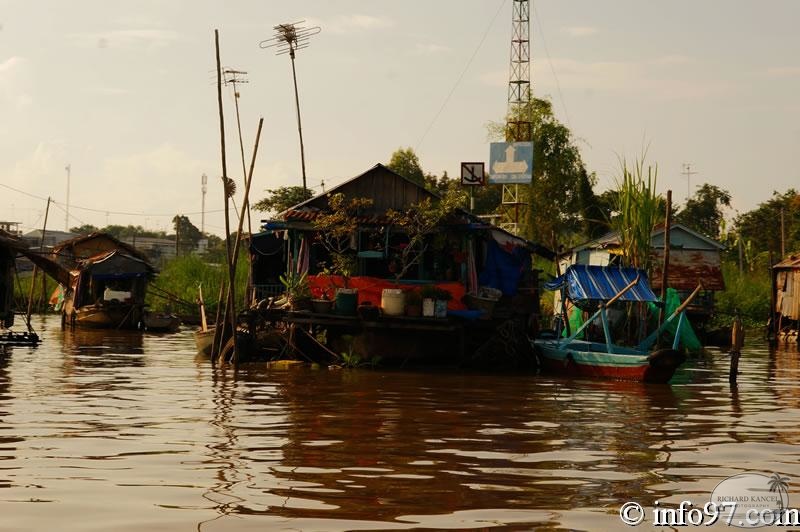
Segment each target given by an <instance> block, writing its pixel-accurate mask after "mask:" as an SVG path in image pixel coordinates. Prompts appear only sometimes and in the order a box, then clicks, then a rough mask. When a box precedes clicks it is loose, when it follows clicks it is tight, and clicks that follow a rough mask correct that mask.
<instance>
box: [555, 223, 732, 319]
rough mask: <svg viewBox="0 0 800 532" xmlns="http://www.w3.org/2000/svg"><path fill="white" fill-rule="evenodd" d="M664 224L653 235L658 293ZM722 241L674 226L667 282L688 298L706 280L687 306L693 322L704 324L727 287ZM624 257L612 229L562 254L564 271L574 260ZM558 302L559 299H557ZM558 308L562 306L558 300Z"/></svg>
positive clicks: (601, 262)
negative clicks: (716, 297) (716, 298)
mask: <svg viewBox="0 0 800 532" xmlns="http://www.w3.org/2000/svg"><path fill="white" fill-rule="evenodd" d="M664 234H665V228H664V225H663V224H662V225H660V226H657V227H656V228H655V229H654V230H653V233H652V235H651V240H650V244H651V247H652V271H651V272H649V274H650V284H651V286H652V287H653V289H654V290H655V291H656V292H657V293H658V292H659V291H660V290H661V277H662V274H661V270H662V268H663V265H664ZM724 249H725V246H723V245H722V244H721V243H719V242H717V241H716V240H714V239H712V238H709V237H707V236H704V235H701V234H700V233H698V232H696V231H693V230H691V229H689V228H688V227H686V226H684V225H681V224H672V225H671V226H670V255H669V271H668V276H667V286H668V287H670V288H674V289H675V290H677V291H678V296H679V297H680V298H681V300H684V299H685V298H686V297H687V296H688V295H689V294H690V293H691V292H692V291H693V290H694V289H695V288H696V287H697V284H698V283H699V282H700V281H702V282H703V290H702V291H701V292H700V293H699V294H698V295H697V296H696V297H695V299H694V300H693V301H692V303H691V304H690V305H689V307H688V308H687V310H686V313H687V315H688V316H689V317H690V318H691V319H692V323H696V324H698V325H700V326H702V324H703V323H704V322H706V321H707V320H708V319H709V318H710V317H711V315H712V313H713V312H714V294H715V293H716V292H719V291H721V290H725V281H724V279H723V277H722V251H723V250H724ZM620 260H621V250H620V240H619V233H617V232H616V231H612V232H610V233H607V234H605V235H603V236H601V237H599V238H597V239H595V240H590V241H589V242H585V243H584V244H581V245H579V246H576V247H574V248H572V249H571V250H569V251H567V252H566V253H564V254H562V255H561V256H560V257H559V264H560V266H561V271H566V269H567V267H569V266H570V265H572V264H588V265H593V266H608V265H613V264H619V263H620ZM557 303H558V302H557ZM555 308H559V305H558V304H557V305H556V306H555Z"/></svg>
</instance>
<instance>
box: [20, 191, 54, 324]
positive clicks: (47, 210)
mask: <svg viewBox="0 0 800 532" xmlns="http://www.w3.org/2000/svg"><path fill="white" fill-rule="evenodd" d="M49 214H50V196H47V207H45V209H44V224H43V225H42V238H40V239H39V251H40V252H41V251H43V250H44V235H45V231H47V216H48V215H49ZM38 271H39V267H38V266H36V265H35V264H34V265H33V278H32V279H31V289H30V292H29V293H28V312H27V313H26V315H25V322H26V323H27V324H28V329H30V328H31V312H32V311H33V290H34V287H35V286H36V274H37V273H38Z"/></svg>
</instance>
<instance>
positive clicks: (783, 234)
mask: <svg viewBox="0 0 800 532" xmlns="http://www.w3.org/2000/svg"><path fill="white" fill-rule="evenodd" d="M785 256H786V229H785V225H784V220H783V207H781V260H782V259H783V257H785Z"/></svg>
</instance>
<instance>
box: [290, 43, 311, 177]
mask: <svg viewBox="0 0 800 532" xmlns="http://www.w3.org/2000/svg"><path fill="white" fill-rule="evenodd" d="M289 57H290V58H291V60H292V81H294V103H295V108H296V109H297V133H298V134H299V135H300V168H301V170H302V172H303V190H308V187H307V186H306V153H305V149H304V148H303V126H302V123H301V122H300V96H299V95H298V92H297V72H296V71H295V69H294V47H293V46H292V45H291V43H290V44H289Z"/></svg>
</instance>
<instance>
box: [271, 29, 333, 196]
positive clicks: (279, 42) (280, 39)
mask: <svg viewBox="0 0 800 532" xmlns="http://www.w3.org/2000/svg"><path fill="white" fill-rule="evenodd" d="M301 22H302V21H301ZM273 29H274V30H275V35H274V36H273V37H272V38H270V39H267V40H264V41H261V42H260V43H259V46H260V47H261V48H273V47H274V48H276V49H277V54H278V55H282V54H285V53H288V54H289V58H290V59H291V60H292V81H293V82H294V103H295V110H296V111H297V133H298V134H299V135H300V166H301V170H302V173H303V190H308V186H307V182H306V155H305V147H304V146H303V126H302V123H301V121H300V96H299V94H298V90H297V71H296V70H295V66H294V57H295V52H296V51H297V50H302V49H303V48H306V47H307V46H308V44H309V39H310V38H311V36H312V35H316V34H317V33H319V32H320V31H321V29H320V28H319V26H314V27H311V28H305V27H303V26H300V22H295V23H292V24H278V25H277V26H275V27H274V28H273Z"/></svg>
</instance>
